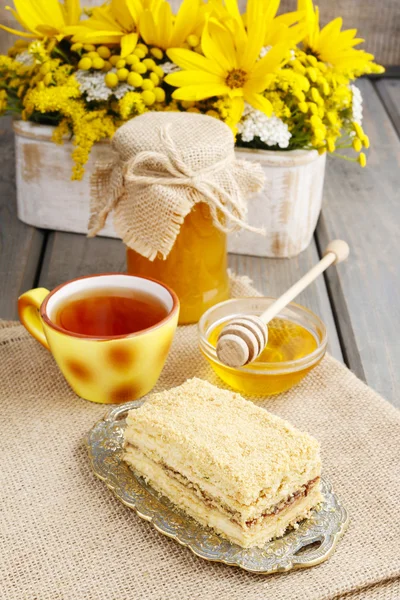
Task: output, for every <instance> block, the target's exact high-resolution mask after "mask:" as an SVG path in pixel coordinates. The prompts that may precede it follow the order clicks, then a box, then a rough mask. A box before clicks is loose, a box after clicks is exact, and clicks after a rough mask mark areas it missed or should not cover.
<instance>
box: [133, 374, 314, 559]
mask: <svg viewBox="0 0 400 600" xmlns="http://www.w3.org/2000/svg"><path fill="white" fill-rule="evenodd" d="M124 436H125V451H124V460H125V461H126V462H127V463H128V464H129V466H130V467H131V468H132V469H133V470H134V471H135V472H136V473H138V474H139V475H141V476H142V477H144V479H145V480H146V481H148V483H149V484H150V485H151V486H152V487H153V488H154V489H156V490H157V491H158V492H160V493H161V494H163V495H165V496H167V497H168V498H169V499H170V500H171V501H172V502H173V503H174V504H176V505H177V506H178V507H180V508H181V509H183V510H184V511H186V513H187V514H189V515H190V516H191V517H193V518H194V519H196V520H197V521H198V522H199V523H201V524H202V525H206V526H209V527H212V528H213V529H214V530H215V531H216V532H217V533H219V534H220V535H222V536H224V537H225V538H227V539H228V540H230V541H231V542H234V543H236V544H239V545H240V546H242V547H244V548H248V547H251V546H259V547H262V546H264V544H265V543H266V542H267V541H269V540H271V539H272V538H276V537H280V536H282V535H283V534H284V532H285V530H286V529H287V528H288V527H291V526H294V525H295V524H296V523H298V522H299V521H301V520H303V519H305V518H307V517H308V516H309V515H310V511H311V509H312V508H314V507H315V506H316V505H317V504H318V503H319V502H320V501H321V500H322V496H321V491H320V474H321V460H320V449H319V443H318V442H317V440H315V439H314V438H313V437H311V436H310V435H308V434H307V433H304V432H302V431H299V430H298V429H296V428H295V427H293V426H292V425H291V424H290V423H288V422H287V421H284V420H283V419H280V418H279V417H276V416H275V415H272V414H271V413H269V412H267V411H266V410H264V409H263V408H260V407H259V406H256V405H255V404H253V403H252V402H250V401H247V400H245V399H244V398H242V397H241V396H240V395H239V394H237V393H233V392H230V391H227V390H221V389H219V388H217V387H215V386H213V385H211V384H210V383H208V382H206V381H202V380H200V379H191V380H188V381H186V383H184V384H183V385H181V386H179V387H177V388H174V389H171V390H168V391H165V392H161V393H156V394H152V395H151V396H150V397H149V399H148V400H147V401H146V402H145V403H144V404H143V405H142V406H141V407H140V408H139V409H136V410H131V411H130V412H129V413H128V417H127V427H126V430H125V434H124Z"/></svg>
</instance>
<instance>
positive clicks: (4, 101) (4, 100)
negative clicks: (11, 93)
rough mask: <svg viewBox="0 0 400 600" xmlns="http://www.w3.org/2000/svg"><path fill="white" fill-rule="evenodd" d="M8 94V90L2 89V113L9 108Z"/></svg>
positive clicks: (0, 102)
mask: <svg viewBox="0 0 400 600" xmlns="http://www.w3.org/2000/svg"><path fill="white" fill-rule="evenodd" d="M7 106H8V96H7V92H6V90H0V114H1V113H4V112H5V111H6V110H7Z"/></svg>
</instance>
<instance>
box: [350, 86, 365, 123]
mask: <svg viewBox="0 0 400 600" xmlns="http://www.w3.org/2000/svg"><path fill="white" fill-rule="evenodd" d="M350 89H351V91H352V94H353V98H352V103H351V110H352V115H351V119H352V121H354V122H355V123H358V124H359V125H362V119H363V107H362V103H363V99H362V96H361V92H360V90H359V89H358V87H356V86H355V85H350Z"/></svg>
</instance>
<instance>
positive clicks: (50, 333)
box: [18, 273, 179, 404]
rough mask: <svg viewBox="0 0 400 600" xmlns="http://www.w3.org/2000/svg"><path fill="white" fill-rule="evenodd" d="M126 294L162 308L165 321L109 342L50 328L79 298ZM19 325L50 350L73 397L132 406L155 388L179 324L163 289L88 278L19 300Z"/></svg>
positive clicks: (136, 280)
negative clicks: (135, 294) (148, 299)
mask: <svg viewBox="0 0 400 600" xmlns="http://www.w3.org/2000/svg"><path fill="white" fill-rule="evenodd" d="M116 288H118V289H120V288H128V289H133V290H135V291H139V292H141V293H144V294H148V295H150V296H152V297H154V298H156V299H157V300H158V301H159V302H161V303H162V304H163V305H164V306H165V308H166V310H167V316H166V317H165V318H164V319H163V320H161V321H160V322H159V323H156V324H155V325H154V326H152V327H149V328H148V329H143V330H142V331H139V332H137V333H132V334H128V335H122V336H121V335H120V336H112V337H101V338H95V337H89V336H86V335H82V334H78V333H73V332H70V331H67V330H66V329H63V328H62V327H60V326H59V325H56V323H55V322H54V320H55V315H56V314H57V309H58V308H59V307H60V306H61V305H62V304H64V303H65V302H66V301H68V299H69V298H76V297H77V296H79V295H80V294H85V293H88V292H89V293H90V292H91V291H93V292H94V293H96V291H99V290H101V291H102V292H104V291H105V290H107V289H114V290H115V289H116ZM18 311H19V317H20V320H21V323H22V324H23V325H24V327H26V329H27V330H28V331H29V333H30V334H31V335H33V337H35V338H36V339H37V340H38V341H39V342H40V343H41V344H43V346H44V347H45V348H47V349H48V350H50V352H51V353H52V355H53V356H54V358H55V361H56V363H57V364H58V366H59V368H60V370H61V372H62V373H63V375H64V377H65V379H66V380H67V382H68V383H69V384H70V386H71V387H72V389H73V390H74V392H76V394H78V396H81V397H82V398H85V399H86V400H91V401H92V402H99V403H101V404H114V403H118V402H127V401H128V400H136V399H137V398H140V397H141V396H144V395H145V394H147V393H148V392H149V391H150V390H151V389H152V388H153V387H154V385H155V384H156V382H157V379H158V378H159V376H160V373H161V370H162V368H163V366H164V363H165V361H166V358H167V355H168V352H169V349H170V346H171V343H172V339H173V337H174V333H175V330H176V327H177V323H178V316H179V300H178V297H177V296H176V294H175V293H174V292H173V291H172V290H171V289H169V288H168V287H167V286H166V285H164V284H162V283H159V282H158V281H155V280H152V279H146V278H144V277H135V276H133V275H125V274H122V273H112V274H103V275H90V276H88V277H80V278H78V279H74V280H72V281H68V282H67V283H64V284H62V285H60V286H58V287H57V288H55V289H54V290H53V291H52V292H49V290H46V289H45V288H37V289H34V290H30V291H29V292H26V293H25V294H23V295H22V296H21V297H20V298H19V300H18Z"/></svg>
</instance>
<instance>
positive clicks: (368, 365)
mask: <svg viewBox="0 0 400 600" xmlns="http://www.w3.org/2000/svg"><path fill="white" fill-rule="evenodd" d="M359 85H360V89H361V92H362V94H363V97H364V127H365V130H366V131H367V133H368V135H369V137H370V140H371V149H370V150H369V153H368V154H369V156H368V165H367V167H366V168H365V169H363V170H361V169H360V168H359V167H358V166H357V165H354V164H351V163H349V162H346V161H341V160H339V159H338V160H334V159H332V160H330V161H329V165H328V169H327V176H326V182H325V202H324V207H323V210H322V216H321V219H320V222H319V224H318V228H317V239H318V242H319V244H321V245H322V246H324V245H325V244H326V242H327V240H328V239H332V238H338V237H341V238H344V239H346V240H348V241H349V243H350V245H351V256H350V258H349V261H348V262H347V263H345V264H343V265H341V266H340V268H338V269H337V270H335V269H331V270H329V271H327V273H326V280H327V282H328V287H329V291H330V297H331V299H332V301H333V308H334V313H335V316H336V323H337V326H338V330H339V335H340V336H341V341H342V347H343V348H344V354H345V358H346V360H347V362H348V364H349V366H350V368H351V369H352V370H353V371H354V372H355V373H356V374H357V375H359V376H361V377H363V376H364V377H365V380H366V381H367V383H368V384H369V385H371V386H372V387H373V388H375V389H376V390H377V391H378V392H380V393H382V395H383V396H384V397H386V398H387V399H388V400H390V401H392V402H393V403H395V404H397V405H400V393H399V392H400V371H399V368H398V367H399V364H400V344H399V326H398V324H399V321H400V268H399V264H400V263H399V246H400V236H399V221H400V203H399V199H400V198H399V166H400V165H399V163H400V141H399V139H398V137H397V134H396V132H395V130H394V127H393V124H392V122H391V121H390V119H389V117H388V115H387V113H386V111H385V109H384V107H383V105H382V103H381V101H380V99H379V97H378V96H377V94H376V92H375V90H374V88H373V84H372V83H371V82H370V81H366V80H365V81H361V82H360V84H359Z"/></svg>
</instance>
